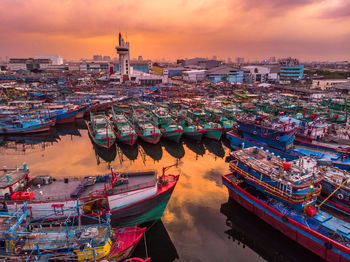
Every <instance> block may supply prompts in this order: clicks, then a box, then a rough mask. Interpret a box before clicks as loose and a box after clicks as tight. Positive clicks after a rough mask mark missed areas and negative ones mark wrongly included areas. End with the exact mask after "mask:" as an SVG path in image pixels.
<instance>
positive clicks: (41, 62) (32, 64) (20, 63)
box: [8, 58, 52, 71]
mask: <svg viewBox="0 0 350 262" xmlns="http://www.w3.org/2000/svg"><path fill="white" fill-rule="evenodd" d="M51 64H52V61H51V59H34V58H10V60H9V63H8V69H9V70H12V71H18V70H29V71H30V70H39V69H46V68H48V67H49V66H50V65H51Z"/></svg>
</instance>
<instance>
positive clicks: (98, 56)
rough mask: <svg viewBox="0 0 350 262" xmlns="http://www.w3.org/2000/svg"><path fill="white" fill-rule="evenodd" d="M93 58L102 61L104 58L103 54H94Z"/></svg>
mask: <svg viewBox="0 0 350 262" xmlns="http://www.w3.org/2000/svg"><path fill="white" fill-rule="evenodd" d="M92 60H94V61H102V60H103V59H102V55H94V56H93V57H92Z"/></svg>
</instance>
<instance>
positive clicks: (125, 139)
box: [116, 133, 137, 146]
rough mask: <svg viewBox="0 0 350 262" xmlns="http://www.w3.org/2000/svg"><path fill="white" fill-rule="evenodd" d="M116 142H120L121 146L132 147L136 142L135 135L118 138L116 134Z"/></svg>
mask: <svg viewBox="0 0 350 262" xmlns="http://www.w3.org/2000/svg"><path fill="white" fill-rule="evenodd" d="M116 136H117V141H118V142H121V143H123V144H126V145H129V146H133V145H134V144H135V143H136V141H137V134H131V135H127V136H119V135H118V133H116Z"/></svg>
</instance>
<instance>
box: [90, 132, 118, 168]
mask: <svg viewBox="0 0 350 262" xmlns="http://www.w3.org/2000/svg"><path fill="white" fill-rule="evenodd" d="M90 139H91V138H90ZM91 142H92V141H91ZM92 145H93V147H94V150H95V153H96V155H97V156H98V157H100V158H102V159H103V160H104V161H106V162H108V163H110V162H112V161H113V160H114V159H115V157H116V156H117V150H116V147H115V145H113V146H111V147H110V148H104V147H100V146H97V145H96V144H95V143H92Z"/></svg>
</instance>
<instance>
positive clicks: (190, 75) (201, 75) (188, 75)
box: [182, 70, 206, 83]
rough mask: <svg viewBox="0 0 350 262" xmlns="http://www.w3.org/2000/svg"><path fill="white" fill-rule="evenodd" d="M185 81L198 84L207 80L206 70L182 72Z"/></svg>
mask: <svg viewBox="0 0 350 262" xmlns="http://www.w3.org/2000/svg"><path fill="white" fill-rule="evenodd" d="M182 77H183V80H184V81H187V82H192V83H197V82H201V81H203V80H205V77H206V70H188V71H183V72H182Z"/></svg>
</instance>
